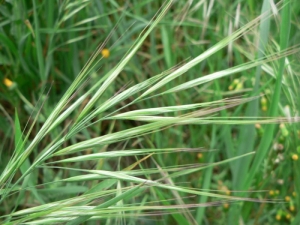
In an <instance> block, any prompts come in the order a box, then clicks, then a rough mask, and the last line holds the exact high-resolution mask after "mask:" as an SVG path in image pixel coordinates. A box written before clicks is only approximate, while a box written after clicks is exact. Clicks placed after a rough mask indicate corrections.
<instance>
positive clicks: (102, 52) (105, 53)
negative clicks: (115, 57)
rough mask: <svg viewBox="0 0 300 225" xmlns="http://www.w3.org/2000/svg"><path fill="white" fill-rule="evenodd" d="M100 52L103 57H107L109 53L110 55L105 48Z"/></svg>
mask: <svg viewBox="0 0 300 225" xmlns="http://www.w3.org/2000/svg"><path fill="white" fill-rule="evenodd" d="M101 54H102V56H103V58H108V57H109V55H110V51H109V50H108V49H107V48H104V49H103V50H102V51H101Z"/></svg>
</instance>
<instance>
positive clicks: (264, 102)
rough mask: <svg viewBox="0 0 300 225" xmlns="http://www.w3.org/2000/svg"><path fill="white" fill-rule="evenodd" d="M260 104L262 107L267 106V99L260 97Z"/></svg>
mask: <svg viewBox="0 0 300 225" xmlns="http://www.w3.org/2000/svg"><path fill="white" fill-rule="evenodd" d="M260 103H261V104H262V105H266V104H267V99H266V98H265V97H262V98H261V100H260Z"/></svg>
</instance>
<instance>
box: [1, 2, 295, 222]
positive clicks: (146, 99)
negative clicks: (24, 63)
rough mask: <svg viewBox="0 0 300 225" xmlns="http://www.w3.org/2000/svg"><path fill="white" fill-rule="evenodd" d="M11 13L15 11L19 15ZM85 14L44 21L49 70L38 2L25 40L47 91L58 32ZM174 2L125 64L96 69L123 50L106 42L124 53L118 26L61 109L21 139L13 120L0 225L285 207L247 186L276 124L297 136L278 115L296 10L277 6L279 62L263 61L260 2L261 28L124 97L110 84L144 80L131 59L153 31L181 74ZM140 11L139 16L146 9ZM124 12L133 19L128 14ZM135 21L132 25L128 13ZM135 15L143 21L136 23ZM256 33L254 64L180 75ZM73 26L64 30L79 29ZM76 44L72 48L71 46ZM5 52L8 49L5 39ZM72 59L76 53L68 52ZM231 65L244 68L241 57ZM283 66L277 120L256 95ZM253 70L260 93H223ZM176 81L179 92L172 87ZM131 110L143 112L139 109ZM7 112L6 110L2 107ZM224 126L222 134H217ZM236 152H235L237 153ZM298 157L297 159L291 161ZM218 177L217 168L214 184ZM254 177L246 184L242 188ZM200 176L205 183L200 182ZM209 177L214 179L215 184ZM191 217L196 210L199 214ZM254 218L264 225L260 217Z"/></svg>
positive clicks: (79, 6) (69, 10) (266, 56)
mask: <svg viewBox="0 0 300 225" xmlns="http://www.w3.org/2000/svg"><path fill="white" fill-rule="evenodd" d="M15 4H16V5H14V7H17V6H19V7H21V6H24V5H22V4H20V5H18V4H17V3H15ZM45 4H46V6H47V7H50V8H52V9H53V8H54V4H53V3H50V2H49V3H45ZM88 4H89V2H88V1H78V2H64V3H63V4H62V5H61V6H59V10H58V20H57V21H56V22H55V21H54V16H53V15H52V16H50V17H49V18H48V19H49V20H48V21H47V23H48V25H49V26H51V27H54V28H53V30H52V31H51V30H47V32H49V33H50V34H49V47H48V48H49V49H48V51H47V55H46V59H47V60H46V61H44V59H43V49H42V36H41V28H40V21H39V19H38V13H37V11H38V7H37V3H36V1H33V13H34V26H32V29H29V30H30V34H31V35H32V37H33V38H34V43H35V46H36V49H35V50H36V59H37V63H38V71H39V74H40V80H41V82H42V83H45V82H46V81H47V79H48V77H49V71H50V69H49V68H50V67H51V62H52V60H53V58H54V56H55V55H54V49H55V47H54V39H55V35H56V33H57V32H59V31H60V28H61V26H62V24H64V25H66V24H67V21H68V20H70V19H71V18H72V17H73V16H75V15H76V14H77V13H79V12H80V11H82V10H84V9H86V8H87V7H88ZM99 4H102V3H99ZM114 4H117V3H114ZM155 4H157V3H153V5H151V4H150V5H149V7H154V8H155V7H156V6H155ZM172 4H182V3H174V1H166V2H165V3H164V4H163V6H162V7H161V8H160V9H159V10H158V11H157V12H156V14H155V16H154V17H153V19H151V21H150V22H147V23H146V25H145V24H143V25H144V28H143V29H142V32H140V34H139V35H136V37H135V40H134V42H133V43H132V45H131V46H130V47H128V48H127V46H126V49H128V50H127V51H126V52H125V54H124V56H123V57H121V58H120V60H116V62H115V65H114V66H113V67H111V68H109V69H108V70H107V72H106V73H104V74H103V73H102V71H101V69H102V67H101V66H103V64H102V63H103V61H104V60H109V59H110V58H111V57H113V54H114V52H117V50H118V49H113V48H110V47H109V46H106V44H107V43H109V41H110V40H109V38H111V39H115V41H116V43H118V44H119V43H122V37H124V36H122V37H121V39H119V40H118V39H116V38H115V35H116V33H115V32H116V31H115V30H117V28H118V27H121V28H120V29H123V28H122V23H123V21H122V20H119V22H118V25H117V27H116V29H112V31H111V33H110V34H108V39H107V40H105V41H104V44H102V45H99V46H98V47H97V48H96V51H95V52H94V54H93V55H92V56H91V57H90V58H89V60H88V61H87V63H86V65H85V66H84V67H83V68H82V70H81V71H80V72H79V74H78V76H77V77H76V78H75V79H74V81H73V82H70V86H69V87H68V88H67V90H66V91H65V92H64V94H63V95H62V96H61V98H60V99H59V101H58V102H57V104H56V105H55V106H54V107H49V105H47V100H45V99H43V98H41V99H40V100H39V101H38V106H37V107H36V108H35V109H34V111H33V117H32V118H31V119H30V120H29V123H28V125H27V127H26V128H25V129H22V125H21V122H20V120H19V117H20V116H19V115H18V113H17V112H16V113H15V116H14V124H13V127H14V146H15V148H14V151H13V153H12V155H11V156H10V157H9V159H8V160H7V162H6V164H5V167H4V169H3V171H2V172H1V175H0V187H1V199H0V202H1V205H3V208H1V210H2V212H3V213H2V214H3V216H1V217H0V219H1V220H2V221H3V224H58V223H65V224H82V223H89V222H90V223H93V222H94V221H106V222H107V223H116V222H117V221H118V222H123V221H128V222H130V223H132V224H134V223H140V221H139V220H142V219H143V217H149V219H155V218H159V217H162V218H163V219H164V220H168V221H171V222H170V223H174V221H175V222H176V223H178V224H198V223H201V222H202V221H203V218H204V209H205V207H210V206H211V207H212V206H224V209H225V210H228V208H230V209H229V215H230V217H229V221H239V217H240V215H241V216H242V217H243V218H244V219H249V217H251V216H250V212H249V205H250V204H252V205H250V206H253V205H254V204H256V202H258V203H263V204H265V203H274V202H275V203H278V202H281V201H277V200H276V199H271V200H269V199H268V198H267V197H265V198H260V199H259V198H257V197H253V196H250V195H251V194H252V192H249V187H250V186H251V185H252V183H253V182H254V183H256V182H257V181H256V179H257V177H255V176H256V174H257V170H258V169H259V167H260V166H261V165H262V162H263V159H264V157H265V156H266V154H267V153H268V152H269V151H268V150H269V148H270V145H271V143H272V141H273V139H274V134H273V133H274V132H275V125H274V124H278V123H289V124H290V126H294V125H293V123H292V122H298V120H299V118H298V117H296V116H295V115H290V116H289V117H287V116H281V117H279V114H278V113H277V111H278V104H279V103H280V91H281V89H282V83H283V79H282V76H283V72H284V67H285V66H286V60H287V59H288V58H287V57H288V56H290V55H293V54H294V53H296V52H297V51H299V47H298V46H294V47H292V48H288V38H286V37H285V36H284V34H288V33H289V30H285V28H288V26H286V25H287V24H289V23H290V20H289V17H288V16H289V15H290V13H289V10H290V9H289V8H290V5H289V4H290V2H285V3H284V4H283V5H281V4H278V5H277V6H273V7H275V8H276V9H277V8H279V9H280V8H281V7H282V18H283V20H282V22H281V27H282V29H281V39H280V41H281V42H280V49H279V51H275V52H274V53H266V51H265V46H267V44H268V42H267V38H268V32H267V33H266V32H265V31H266V30H265V29H268V28H266V27H268V26H269V25H268V23H270V20H271V15H270V8H268V6H270V5H267V4H270V3H269V1H265V3H264V5H263V10H262V13H261V15H260V16H259V17H258V18H256V19H253V20H251V21H250V22H249V23H247V24H245V25H243V26H241V27H240V28H237V29H236V30H235V31H232V30H230V32H229V35H228V36H227V37H225V38H224V39H222V40H219V41H217V42H216V44H214V43H212V44H211V46H209V48H207V49H205V50H204V51H203V52H202V53H201V54H198V55H196V56H195V57H194V58H192V59H189V60H185V62H184V63H183V64H180V65H177V66H175V67H173V68H171V69H168V70H163V72H160V73H158V74H157V75H154V76H153V75H152V76H150V77H143V78H144V79H142V80H141V79H140V78H138V79H137V82H136V84H133V85H131V84H130V83H127V82H125V84H123V85H122V89H121V90H118V89H117V90H115V89H114V85H115V84H116V83H117V82H118V79H120V78H121V77H122V73H124V71H128V70H129V69H128V68H130V70H129V71H131V70H133V71H138V72H141V70H139V69H137V68H138V67H139V65H134V63H132V61H134V60H136V58H135V57H134V56H135V55H136V54H141V53H140V52H139V49H140V48H141V47H144V45H143V44H144V43H145V42H147V41H148V40H149V39H150V41H152V42H153V40H156V39H153V37H154V36H153V33H155V32H156V31H157V28H158V27H159V28H160V29H161V35H162V45H163V50H164V52H163V54H162V56H163V58H164V60H165V63H166V64H167V65H168V67H171V66H174V62H177V61H176V60H175V59H174V56H173V55H172V53H171V49H172V43H170V40H172V38H171V34H172V32H171V29H170V28H171V27H172V26H173V25H172V26H166V24H162V21H163V18H165V17H167V15H168V13H169V10H170V8H171V7H172ZM138 6H140V7H142V6H141V4H138ZM180 6H182V5H180ZM200 7H202V5H201V4H195V5H188V4H187V5H184V7H183V8H184V9H185V10H187V11H186V13H188V12H195V11H197V9H199V8H200ZM212 7H213V3H210V4H209V5H208V6H204V5H203V9H207V11H206V13H204V16H205V24H204V27H203V30H202V33H201V36H202V37H203V38H204V37H205V35H206V32H208V30H209V27H207V26H208V21H209V17H210V13H211V10H212ZM100 8H101V7H100ZM136 10H137V11H139V9H136ZM189 10H190V11H189ZM117 11H120V10H117ZM141 11H142V10H141ZM124 13H125V14H128V13H129V12H127V11H126V10H125V11H124ZM186 13H185V14H183V15H184V16H183V17H181V18H180V20H179V21H180V22H179V24H180V26H181V25H182V23H184V22H183V21H184V17H185V16H186V15H188V14H186ZM78 15H80V14H78ZM111 15H114V14H111ZM129 16H133V15H132V14H131V13H129ZM136 17H137V19H140V20H141V18H140V17H138V16H136ZM96 19H99V17H95V18H88V19H87V18H85V19H84V20H82V21H81V22H79V23H77V25H78V24H84V23H87V22H91V21H96ZM142 21H145V19H143V20H142ZM259 23H260V36H259V40H261V41H260V44H259V47H258V50H259V53H258V54H257V55H256V58H254V59H252V60H250V61H248V62H246V63H240V64H238V65H236V66H233V67H230V68H226V69H220V70H218V71H217V72H216V71H215V70H214V68H213V67H212V62H213V61H212V62H209V63H208V64H209V65H208V68H207V69H206V70H207V71H205V70H204V71H205V72H206V75H205V76H199V75H197V76H195V77H191V78H189V77H188V78H183V77H184V74H186V73H188V72H191V71H195V68H196V67H199V65H201V66H203V65H204V62H206V61H208V59H209V58H210V57H213V55H214V54H218V53H219V52H221V54H220V55H222V50H223V49H224V48H226V47H228V46H231V47H230V48H229V49H231V50H230V52H231V51H232V46H234V43H235V41H236V40H238V39H239V38H241V37H243V36H246V34H247V32H249V31H252V30H255V29H256V28H257V26H258V24H259ZM28 24H30V23H28V22H27V26H28ZM175 24H176V23H175ZM188 24H189V23H188ZM77 25H76V24H75V25H74V27H69V29H70V30H72V29H73V28H76V26H77ZM180 26H178V27H180ZM29 27H30V26H29ZM183 27H184V26H183ZM133 29H134V28H133ZM130 31H131V30H130V29H129V30H128V31H126V32H124V35H126V34H127V32H130ZM186 35H188V34H186ZM88 36H89V34H87V35H83V36H81V37H80V38H79V39H81V38H82V37H88ZM79 39H71V41H70V42H73V41H74V42H75V41H78V40H79ZM4 40H6V39H4ZM6 41H7V40H6ZM7 43H8V44H9V41H7ZM118 44H116V46H118ZM119 46H120V45H119ZM109 49H110V50H109ZM119 50H120V51H122V49H119ZM152 51H153V50H152ZM72 52H78V50H76V49H73V50H72ZM154 54H157V53H154ZM236 54H237V55H239V56H241V55H242V54H244V55H245V56H243V57H248V56H249V54H247V53H245V52H243V49H240V50H239V47H237V50H236ZM220 55H217V57H219V56H220ZM179 58H180V57H179ZM229 58H231V57H229ZM236 58H237V60H238V57H236ZM231 59H232V58H231ZM277 60H278V62H279V69H276V67H273V72H274V73H275V74H277V76H276V77H277V78H276V82H275V86H274V87H275V89H274V90H275V91H274V94H273V101H272V103H271V107H270V112H269V113H268V114H267V115H265V116H264V117H261V116H259V114H258V112H257V111H258V102H259V97H260V92H261V91H262V90H264V88H265V86H266V85H267V84H268V83H271V82H273V80H271V81H267V82H266V83H267V84H263V85H262V86H261V79H260V76H261V75H260V74H261V73H262V69H264V68H268V66H269V64H268V63H275V62H277ZM150 63H151V62H150ZM252 68H254V69H255V70H256V72H255V74H256V76H255V83H254V88H253V89H252V85H249V86H250V88H251V90H252V92H251V93H247V92H245V93H244V96H231V97H227V98H223V95H224V93H223V92H222V91H221V84H222V83H221V81H219V78H222V79H224V78H227V79H229V78H230V77H232V76H234V75H235V74H237V73H244V72H245V71H249V70H250V69H252ZM271 69H272V68H271ZM266 71H267V70H266ZM267 72H268V71H267ZM95 74H96V75H97V76H98V74H101V76H99V77H97V78H96V79H95V78H94V77H93V76H95ZM271 79H273V78H271ZM91 80H92V81H95V82H91ZM178 80H179V82H175V81H178ZM68 82H69V78H68V79H66V83H68ZM6 83H7V82H6ZM211 83H213V84H214V89H213V90H214V91H215V95H214V97H213V100H211V101H204V102H202V101H199V102H198V101H195V102H193V101H191V99H189V98H186V99H187V102H186V103H182V102H181V101H180V104H176V101H177V98H179V97H182V96H184V92H183V91H185V92H186V93H191V92H190V90H191V89H192V88H194V89H196V91H198V92H199V93H200V94H202V92H201V89H199V85H203V84H204V85H210V84H211ZM228 83H229V82H228ZM245 83H247V82H246V81H245ZM87 87H88V88H87ZM207 89H208V88H207ZM241 90H242V91H243V87H242V86H241V85H239V88H237V89H236V91H234V93H233V94H234V95H237V94H239V93H240V91H241ZM12 91H13V90H12ZM51 91H52V90H49V92H48V93H47V94H46V95H44V97H45V98H46V97H49V96H51ZM204 91H206V89H204ZM227 94H228V93H227ZM229 94H230V95H232V93H229ZM22 96H23V95H22ZM22 100H23V102H24V103H25V104H26V105H28V104H31V103H29V101H28V100H27V99H26V98H25V97H24V99H22ZM246 104H248V106H246V107H247V109H246V113H243V112H242V110H243V107H245V105H246ZM134 106H135V107H136V108H132V107H134ZM48 107H49V108H48ZM138 107H140V108H138ZM47 109H49V110H47ZM2 110H3V111H4V112H5V109H4V107H2ZM124 110H126V111H124ZM103 124H106V126H107V128H106V129H105V130H104V131H103V130H102V129H99V125H103ZM254 124H260V128H261V125H262V124H267V125H268V126H267V127H266V128H264V129H265V132H266V133H265V134H264V136H262V141H261V142H259V144H258V151H257V152H256V154H255V152H254V150H255V147H254V146H255V144H256V143H255V142H256V141H257V139H256V138H255V128H254ZM219 125H222V128H220V126H219ZM231 125H234V126H238V125H240V126H239V127H241V128H239V129H240V132H239V133H238V136H239V138H240V140H237V141H235V140H234V137H233V136H234V135H232V132H233V128H231V127H230V126H231ZM241 125H243V126H241ZM250 125H251V128H249V126H250ZM199 126H202V127H204V128H203V129H208V127H212V128H211V130H201V133H199V132H198V130H197V129H198V127H199ZM287 126H289V125H287ZM186 128H189V132H191V133H190V134H189V136H191V140H192V141H191V143H192V144H191V145H192V146H187V143H186V142H185V141H184V138H183V136H184V135H185V134H186V130H184V129H186ZM248 128H249V129H252V133H253V134H252V135H251V137H249V139H250V140H249V141H251V143H252V144H251V148H249V149H248V148H247V149H246V148H244V147H243V146H245V145H247V144H246V142H245V140H246V139H247V137H248V136H247V132H248ZM293 129H296V128H295V127H294V128H293ZM169 131H170V133H169V134H172V132H174V133H176V132H179V134H180V135H179V136H180V137H178V136H176V135H175V137H177V138H178V139H175V140H169V138H168V137H171V135H170V136H167V135H165V134H166V132H169ZM294 132H295V131H294ZM219 133H220V134H219ZM200 134H201V135H200ZM208 136H210V137H209V138H208ZM199 139H210V144H209V145H208V146H207V149H206V150H203V149H202V148H199V147H202V146H201V144H203V143H204V142H202V141H201V140H199ZM222 139H223V140H222ZM174 142H176V143H177V144H182V146H181V147H180V148H178V147H176V148H175V147H171V146H169V143H174ZM218 143H222V144H224V146H226V151H225V152H224V151H213V150H212V149H214V148H216V147H217V148H219V149H220V150H221V149H222V148H221V146H222V145H221V144H218ZM193 145H194V146H193ZM235 145H238V147H237V150H236V151H235V150H234V149H235V147H234V146H235ZM146 146H147V147H146ZM166 146H168V147H166ZM195 152H196V153H199V152H201V153H203V154H205V157H207V158H206V159H205V161H204V162H206V163H207V164H204V165H203V164H199V163H195V162H194V161H188V160H187V161H185V157H187V158H188V157H191V155H193V154H194V153H195ZM223 154H225V157H224V155H223ZM200 158H201V159H200ZM202 158H203V156H202V157H199V160H204V159H202ZM224 158H225V159H224ZM292 159H294V160H295V157H294V158H292ZM251 162H252V164H251ZM244 165H247V166H246V167H244ZM250 165H251V167H250ZM268 166H269V164H268V165H266V168H265V171H269V168H267V167H268ZM213 168H215V169H216V170H218V171H217V172H216V173H215V174H214V173H213ZM228 168H229V169H228ZM222 169H224V173H223V172H222ZM228 170H231V173H232V176H233V181H232V182H230V183H226V181H224V182H222V185H219V186H217V187H216V188H214V184H215V183H218V182H219V179H225V178H224V176H226V174H227V171H228ZM248 173H249V174H250V176H249V177H248V178H246V174H248ZM213 174H214V175H215V176H213ZM202 175H204V178H203V179H202V178H200V179H199V176H202ZM222 176H223V177H222ZM192 178H193V179H194V180H196V181H199V183H200V185H199V184H197V185H194V184H192V182H193V180H192V181H191V179H192ZM212 178H214V179H215V180H214V181H212ZM239 178H240V179H241V180H240V181H239ZM226 179H228V178H226ZM259 180H263V179H261V178H260V179H259ZM219 183H220V182H219ZM264 185H265V184H264ZM230 186H231V187H230ZM256 187H258V188H256V189H258V190H260V189H261V188H260V187H261V186H259V185H257V186H256ZM296 187H297V186H296ZM224 188H225V189H224ZM214 189H216V190H214ZM224 190H227V191H225V192H224ZM229 190H231V191H229ZM262 193H264V192H262ZM194 196H197V197H198V198H197V199H199V201H198V200H197V201H195V200H194V199H195V197H194ZM28 199H30V200H28ZM258 199H259V200H258ZM262 199H263V200H262ZM290 200H291V199H290ZM236 201H239V202H241V203H243V202H250V203H249V204H245V205H244V207H241V204H239V205H238V204H237V205H236V207H230V205H229V204H228V203H231V202H236ZM13 203H14V204H13ZM263 204H261V205H263ZM225 206H226V207H225ZM194 208H196V209H197V210H196V211H194V210H193V209H194ZM261 209H262V210H263V208H261ZM236 212H242V213H238V214H237V213H236ZM280 212H281V211H280ZM283 214H286V215H288V214H287V213H278V214H277V215H278V216H276V217H275V216H274V219H276V220H278V218H279V217H280V219H281V218H282V215H283ZM298 217H299V216H298ZM286 218H288V217H287V216H286ZM290 218H291V216H290V217H289V219H290ZM208 219H210V218H208ZM256 220H257V221H259V222H260V221H264V220H263V219H261V218H260V220H259V219H256ZM220 221H221V220H220ZM295 221H296V220H295ZM157 222H158V221H157ZM163 223H164V222H163Z"/></svg>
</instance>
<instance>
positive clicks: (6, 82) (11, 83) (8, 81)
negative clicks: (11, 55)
mask: <svg viewBox="0 0 300 225" xmlns="http://www.w3.org/2000/svg"><path fill="white" fill-rule="evenodd" d="M3 83H4V85H5V86H6V87H8V88H10V87H11V86H13V84H14V82H12V81H11V80H10V79H8V78H4V80H3Z"/></svg>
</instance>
